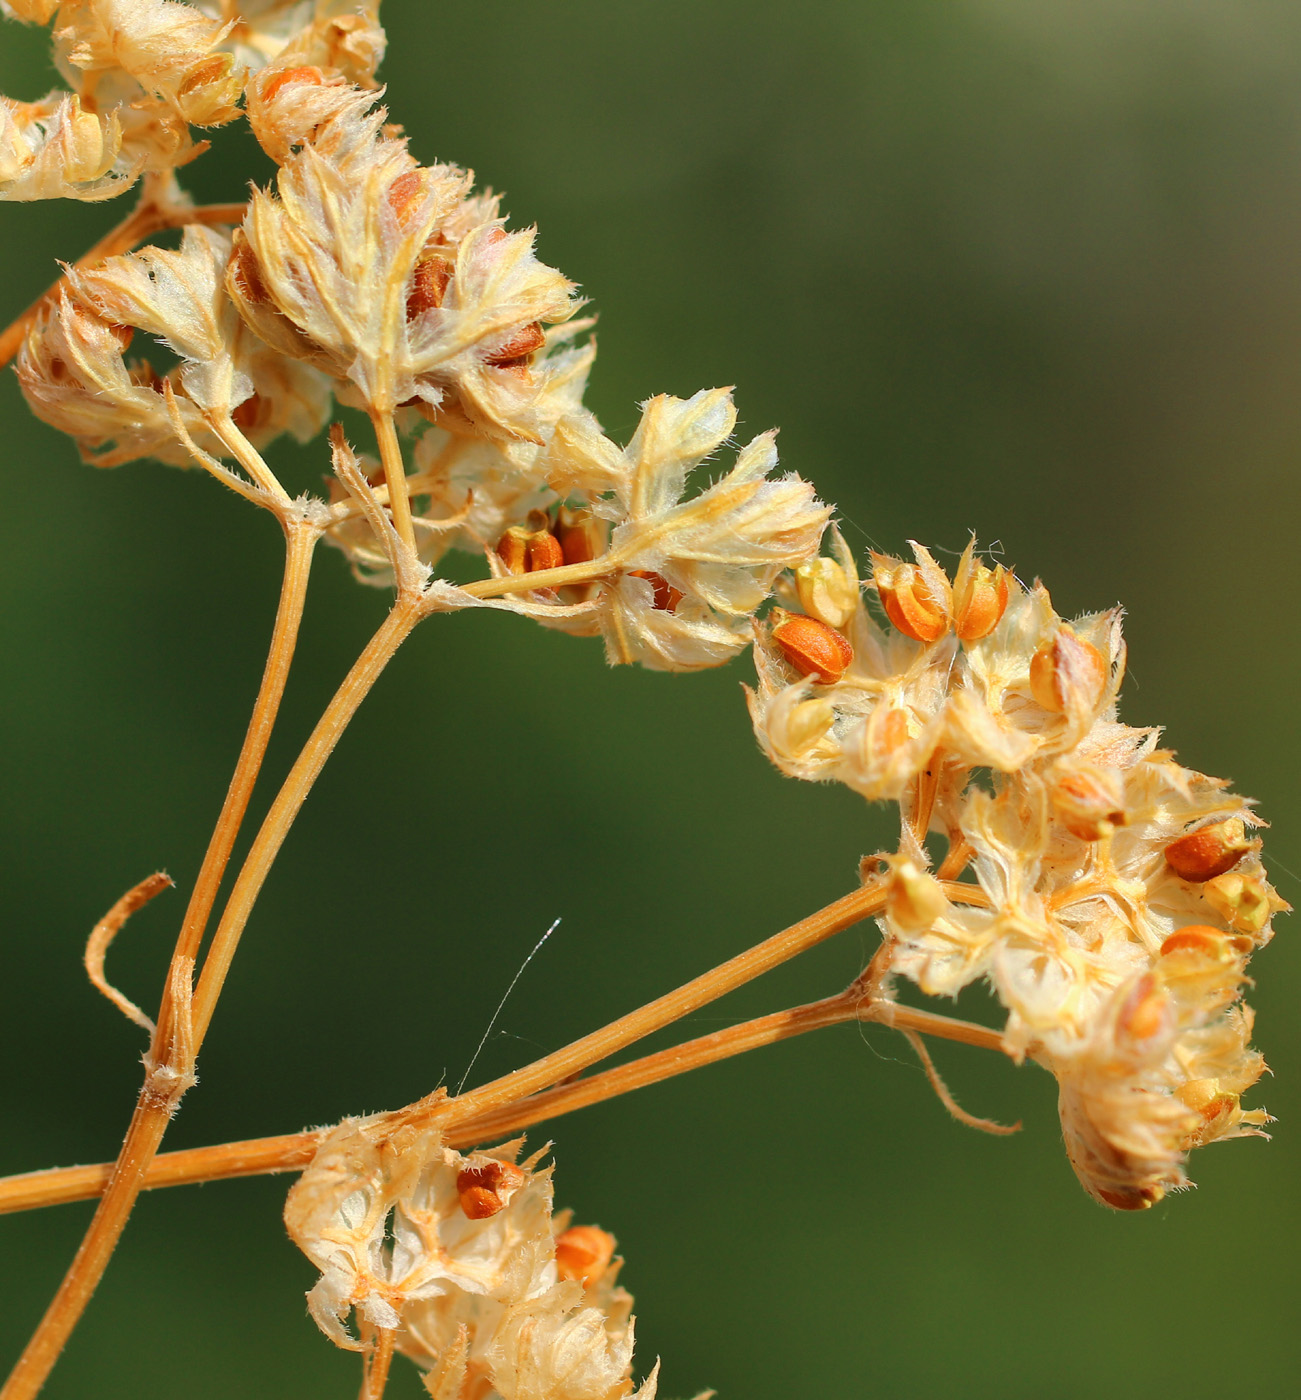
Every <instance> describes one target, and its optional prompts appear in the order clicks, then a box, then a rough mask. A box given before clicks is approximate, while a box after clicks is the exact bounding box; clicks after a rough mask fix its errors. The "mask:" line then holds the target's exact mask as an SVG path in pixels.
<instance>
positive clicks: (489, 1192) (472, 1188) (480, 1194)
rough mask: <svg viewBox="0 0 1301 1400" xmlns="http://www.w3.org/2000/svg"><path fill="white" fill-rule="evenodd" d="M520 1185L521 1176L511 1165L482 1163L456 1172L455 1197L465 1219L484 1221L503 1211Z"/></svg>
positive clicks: (505, 1163) (506, 1163) (522, 1177)
mask: <svg viewBox="0 0 1301 1400" xmlns="http://www.w3.org/2000/svg"><path fill="white" fill-rule="evenodd" d="M523 1181H524V1173H523V1172H522V1171H521V1170H520V1169H519V1168H518V1167H517V1166H515V1164H514V1163H513V1162H498V1161H488V1162H481V1163H478V1164H476V1165H474V1166H470V1167H462V1169H461V1170H460V1171H459V1172H457V1174H456V1195H457V1198H458V1199H459V1201H460V1202H461V1210H462V1211H463V1212H464V1214H465V1216H466V1218H467V1219H469V1220H487V1219H488V1218H489V1217H491V1216H494V1215H496V1214H497V1212H498V1211H500V1210H502V1209H504V1208H505V1205H506V1202H507V1201H509V1200H510V1198H511V1193H512V1192H513V1191H515V1189H516V1188H517V1187H519V1186H520V1185H521V1184H522V1183H523Z"/></svg>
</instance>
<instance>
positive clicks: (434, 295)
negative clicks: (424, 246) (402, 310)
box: [407, 255, 452, 321]
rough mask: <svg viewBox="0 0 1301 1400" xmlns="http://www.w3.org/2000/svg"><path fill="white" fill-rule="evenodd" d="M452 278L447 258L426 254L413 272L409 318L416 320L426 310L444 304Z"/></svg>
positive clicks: (409, 319)
mask: <svg viewBox="0 0 1301 1400" xmlns="http://www.w3.org/2000/svg"><path fill="white" fill-rule="evenodd" d="M451 280H452V268H451V265H450V264H449V263H448V261H447V259H446V258H442V257H438V256H437V255H433V256H425V257H422V258H421V259H420V261H419V262H418V263H417V264H416V267H415V271H414V272H413V273H412V274H411V289H410V291H408V292H407V320H408V321H414V320H415V318H416V317H417V316H421V315H423V314H424V313H425V312H426V311H432V310H433V309H434V307H436V306H442V304H443V297H444V296H445V295H446V294H447V284H448V283H449V282H450V281H451Z"/></svg>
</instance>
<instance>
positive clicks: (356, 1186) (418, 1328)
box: [285, 1114, 658, 1400]
mask: <svg viewBox="0 0 1301 1400" xmlns="http://www.w3.org/2000/svg"><path fill="white" fill-rule="evenodd" d="M521 1146H522V1143H521V1142H512V1143H508V1144H506V1145H505V1146H504V1147H500V1148H497V1149H494V1150H493V1151H491V1152H474V1153H471V1154H469V1155H463V1154H462V1153H460V1152H456V1151H454V1150H452V1149H451V1148H449V1147H447V1146H446V1145H445V1144H444V1142H443V1139H442V1135H441V1133H440V1132H439V1130H438V1128H437V1126H436V1124H435V1123H432V1122H431V1121H430V1119H429V1115H427V1114H426V1115H424V1117H423V1118H421V1117H419V1116H413V1115H407V1114H397V1115H377V1116H376V1117H373V1118H368V1119H360V1120H358V1119H348V1120H346V1121H345V1122H343V1123H341V1124H340V1125H339V1126H338V1127H337V1128H335V1129H334V1130H333V1132H331V1133H330V1134H329V1135H328V1136H327V1137H326V1138H325V1140H324V1142H323V1143H322V1144H321V1147H320V1149H319V1151H318V1152H317V1154H316V1157H315V1159H314V1160H313V1162H312V1164H311V1166H309V1167H308V1168H307V1170H306V1171H305V1172H304V1173H303V1175H302V1177H301V1178H300V1179H299V1180H298V1182H297V1183H295V1185H294V1187H293V1189H292V1190H291V1191H290V1193H289V1200H288V1202H287V1204H286V1207H285V1222H286V1224H287V1225H288V1227H289V1233H290V1235H291V1236H292V1237H293V1239H294V1241H295V1243H296V1244H297V1245H298V1246H299V1248H300V1249H302V1250H303V1252H304V1253H305V1254H306V1255H307V1256H308V1258H309V1259H311V1260H312V1262H313V1263H314V1264H316V1265H317V1267H318V1268H320V1270H321V1279H320V1281H319V1282H318V1283H317V1285H316V1287H315V1288H313V1289H312V1291H311V1293H309V1294H308V1307H309V1308H310V1310H311V1313H312V1316H313V1317H314V1318H315V1319H316V1321H317V1323H318V1324H319V1325H320V1327H321V1330H322V1331H324V1332H325V1333H326V1335H327V1336H329V1337H330V1338H331V1340H332V1341H334V1342H336V1343H337V1344H338V1345H340V1346H343V1347H347V1348H349V1349H353V1350H361V1349H362V1348H363V1346H364V1345H366V1343H367V1341H368V1340H369V1339H371V1338H373V1337H374V1335H375V1333H376V1332H377V1331H379V1330H380V1329H389V1330H391V1331H392V1332H393V1333H394V1343H395V1346H396V1348H397V1350H399V1351H401V1352H403V1353H404V1354H405V1355H407V1356H409V1357H410V1358H411V1359H412V1360H413V1361H414V1362H415V1363H416V1365H417V1366H419V1367H420V1369H421V1371H422V1372H423V1373H424V1382H425V1388H426V1389H427V1390H428V1391H429V1393H430V1395H432V1396H435V1397H438V1400H461V1398H462V1397H465V1396H475V1397H483V1400H490V1397H499V1400H624V1397H633V1396H635V1397H636V1398H637V1400H654V1396H655V1391H656V1373H657V1371H658V1367H656V1368H655V1370H653V1371H652V1372H651V1374H650V1376H649V1377H648V1378H647V1379H646V1381H645V1382H644V1383H643V1384H642V1385H641V1386H640V1387H637V1388H635V1389H634V1385H633V1381H632V1378H631V1371H632V1350H633V1319H632V1316H631V1308H632V1298H631V1297H630V1296H629V1294H628V1293H627V1292H625V1290H624V1289H622V1288H619V1287H618V1286H617V1284H616V1279H617V1277H618V1273H619V1268H620V1265H621V1263H622V1261H621V1260H618V1259H616V1258H615V1257H614V1245H615V1242H614V1238H613V1236H611V1235H609V1234H607V1233H606V1232H605V1231H603V1230H598V1229H596V1228H595V1227H593V1226H576V1227H571V1226H570V1224H569V1215H568V1213H567V1212H565V1213H562V1214H560V1215H553V1214H552V1204H551V1203H552V1188H551V1168H550V1167H540V1166H539V1158H538V1157H537V1156H534V1157H529V1158H527V1159H525V1160H524V1161H522V1162H521V1161H519V1160H518V1157H519V1151H520V1148H521ZM350 1315H353V1316H355V1318H356V1321H357V1328H358V1332H357V1333H354V1332H351V1331H349V1330H348V1326H347V1323H348V1319H349V1316H350Z"/></svg>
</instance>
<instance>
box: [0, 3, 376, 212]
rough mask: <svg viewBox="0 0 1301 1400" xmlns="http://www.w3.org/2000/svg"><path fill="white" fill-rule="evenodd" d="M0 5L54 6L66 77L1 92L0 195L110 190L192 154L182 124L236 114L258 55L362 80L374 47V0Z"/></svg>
mask: <svg viewBox="0 0 1301 1400" xmlns="http://www.w3.org/2000/svg"><path fill="white" fill-rule="evenodd" d="M0 10H2V11H3V12H4V13H5V14H8V15H9V16H11V17H12V18H14V19H19V20H24V21H26V22H28V23H33V24H47V23H49V22H50V20H51V19H53V20H54V36H53V37H54V60H55V63H56V65H57V66H58V69H59V72H60V73H61V74H62V76H63V78H64V80H65V81H66V82H67V84H68V88H69V91H66V92H57V91H56V92H53V93H51V94H50V95H49V96H48V97H46V98H44V99H43V100H41V101H40V102H33V103H22V102H12V101H10V100H9V99H8V98H4V99H0V200H4V199H9V200H34V199H81V200H98V199H109V198H112V197H113V196H114V195H117V194H120V193H122V192H123V191H124V190H127V189H129V188H130V187H131V186H132V185H133V184H135V182H136V181H137V180H138V179H139V177H140V176H141V175H142V174H144V173H146V172H154V173H158V174H162V173H165V172H168V171H171V170H173V169H175V168H176V167H177V166H180V165H184V164H185V163H186V162H188V161H190V160H192V159H193V158H194V157H195V156H196V155H198V154H199V153H200V152H201V151H202V150H203V149H204V143H203V142H199V143H196V142H195V141H194V138H193V136H192V134H191V130H190V128H191V127H199V128H211V127H218V126H224V125H226V124H227V123H228V122H231V121H233V120H234V119H235V118H236V117H238V116H239V115H240V107H239V103H240V101H241V99H242V97H243V95H244V90H245V87H246V85H247V84H248V82H249V81H250V78H251V77H252V76H253V75H255V74H257V73H258V72H259V71H260V70H261V69H262V68H264V67H265V66H266V65H268V64H271V63H279V64H281V65H282V66H286V67H288V66H292V65H295V64H316V65H321V66H323V67H328V68H330V69H332V70H335V71H337V72H338V73H339V74H340V75H341V76H342V77H343V78H345V79H346V80H347V81H348V82H351V83H360V84H364V85H373V83H374V76H375V69H376V67H377V65H378V63H379V61H380V59H381V58H382V57H383V53H384V32H383V30H382V29H381V28H380V26H379V4H378V0H374V3H369V4H363V3H358V0H306V3H304V0H245V3H242V4H240V5H239V6H238V7H234V6H232V5H230V4H229V3H226V2H225V0H194V3H191V4H182V3H180V0H63V3H57V0H8V2H7V3H0ZM236 10H237V12H236Z"/></svg>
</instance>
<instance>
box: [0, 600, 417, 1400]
mask: <svg viewBox="0 0 1301 1400" xmlns="http://www.w3.org/2000/svg"><path fill="white" fill-rule="evenodd" d="M421 616H422V607H421V600H420V598H419V597H418V596H414V595H405V594H404V595H403V596H402V597H400V598H399V599H398V601H397V603H396V604H395V605H394V607H393V609H392V611H391V612H390V613H389V615H388V617H387V618H386V619H385V620H384V622H383V624H382V625H381V626H380V628H379V630H378V631H377V632H376V634H375V636H374V637H372V638H371V641H370V643H369V644H368V645H367V647H366V649H365V651H363V652H362V654H361V656H360V657H359V658H358V660H357V662H356V664H355V665H354V666H353V668H352V670H351V671H349V673H348V675H347V676H346V677H345V679H344V682H343V684H342V685H341V686H340V687H339V690H338V691H337V692H336V693H335V695H334V698H333V699H332V700H331V701H330V704H329V705H328V706H327V707H326V710H325V713H324V714H323V715H322V716H321V719H320V721H319V722H318V724H317V726H316V728H315V729H314V730H313V731H312V734H311V737H310V738H309V739H308V741H307V744H306V745H305V746H304V748H303V751H302V753H300V754H299V756H298V759H297V761H296V762H295V764H294V766H293V768H292V769H290V772H289V776H288V777H287V778H286V779H285V782H284V785H283V786H282V787H281V789H280V792H279V794H278V795H277V797H276V799H275V801H274V802H273V803H272V805H271V810H270V811H269V812H268V813H267V816H266V819H265V820H264V821H263V823H262V826H261V829H260V830H259V831H258V834H257V837H256V838H255V839H254V842H253V845H252V847H251V848H250V850H249V854H248V856H247V858H246V859H245V862H244V865H243V868H242V869H241V871H240V873H239V876H238V878H237V879H236V881H235V885H234V888H233V889H232V890H231V895H230V900H229V902H228V903H227V906H226V909H225V911H224V912H223V914H222V918H221V921H220V923H219V924H218V926H217V930H216V932H215V933H214V935H213V939H212V944H211V946H210V948H209V950H208V955H207V957H206V958H205V960H204V965H203V973H202V976H201V977H200V979H199V985H198V988H197V989H196V991H195V993H194V998H193V1005H192V1006H191V1004H190V1001H189V996H188V986H189V980H188V974H187V977H186V980H185V982H184V986H185V988H186V998H185V1005H184V1006H183V1007H179V1006H178V1004H177V996H176V994H175V991H174V990H173V991H172V994H171V995H170V996H165V997H164V1000H163V1006H162V1009H161V1011H160V1013H159V1018H158V1019H159V1030H158V1034H157V1035H156V1036H155V1040H154V1044H155V1046H157V1047H161V1048H162V1049H163V1054H162V1055H159V1054H158V1053H157V1052H155V1053H154V1054H153V1055H151V1057H150V1059H151V1069H150V1073H149V1075H148V1076H147V1077H146V1080H145V1087H144V1088H143V1089H142V1090H141V1093H140V1098H139V1100H138V1101H137V1104H136V1109H135V1113H134V1114H133V1115H132V1119H131V1124H130V1126H129V1127H128V1129H127V1134H126V1139H125V1141H124V1142H123V1144H122V1150H121V1152H120V1154H119V1156H118V1160H117V1163H116V1165H115V1167H114V1169H113V1173H112V1176H111V1177H110V1178H109V1182H108V1185H107V1187H106V1188H105V1191H104V1196H103V1199H102V1200H101V1201H100V1204H99V1209H98V1210H97V1211H96V1212H95V1217H94V1219H93V1220H92V1221H91V1224H90V1229H89V1230H88V1232H87V1234H86V1237H85V1239H84V1240H83V1241H82V1244H81V1248H80V1249H79V1250H78V1251H77V1255H76V1258H75V1259H74V1260H73V1262H72V1266H71V1267H70V1268H69V1270H68V1272H67V1274H66V1275H65V1277H64V1280H63V1283H62V1284H61V1285H60V1287H59V1291H58V1292H57V1293H56V1294H55V1296H54V1300H53V1301H52V1302H51V1304H50V1306H49V1308H48V1309H47V1310H46V1313H45V1316H44V1317H43V1318H42V1319H41V1322H40V1324H39V1326H38V1327H37V1329H36V1331H35V1333H34V1334H33V1335H32V1338H31V1340H30V1341H29V1342H28V1344H27V1346H26V1348H25V1349H24V1351H23V1354H22V1356H20V1357H19V1359H18V1364H17V1365H16V1366H15V1367H14V1370H13V1372H12V1373H11V1374H10V1377H9V1379H8V1381H7V1382H6V1383H5V1386H4V1388H3V1390H0V1400H33V1397H34V1396H35V1395H36V1394H37V1393H38V1392H39V1390H40V1388H41V1386H42V1385H44V1383H45V1379H46V1377H47V1376H48V1375H49V1373H50V1370H51V1368H52V1367H53V1365H54V1363H55V1361H56V1360H57V1359H58V1356H59V1353H60V1352H61V1351H62V1350H63V1347H64V1344H65V1343H66V1342H67V1339H68V1337H69V1336H70V1335H71V1333H72V1329H73V1328H74V1327H75V1326H76V1324H77V1321H78V1320H79V1319H80V1317H81V1314H82V1312H83V1311H84V1310H85V1307H86V1304H87V1303H88V1302H89V1300H90V1296H91V1294H92V1293H93V1292H94V1291H95V1288H96V1286H97V1285H98V1283H99V1280H100V1278H101V1277H102V1276H103V1273H104V1269H105V1268H106V1267H107V1265H108V1261H109V1258H110V1256H111V1255H112V1253H113V1250H114V1248H115V1247H116V1245H117V1242H118V1240H119V1239H120V1238H121V1235H122V1231H123V1230H124V1229H125V1228H126V1222H127V1219H128V1218H129V1216H130V1214H131V1209H132V1207H133V1206H134V1205H135V1201H136V1197H137V1196H138V1195H139V1194H140V1190H141V1187H142V1185H143V1182H144V1177H145V1173H146V1171H147V1170H148V1168H149V1164H150V1162H151V1161H152V1160H153V1158H154V1156H155V1155H156V1153H157V1151H158V1145H159V1143H160V1142H161V1141H162V1137H163V1134H164V1132H165V1131H166V1129H167V1124H168V1121H169V1120H170V1118H171V1115H172V1114H173V1113H174V1112H175V1111H176V1107H177V1105H178V1103H179V1101H180V1095H181V1094H182V1093H183V1092H184V1089H185V1087H188V1083H190V1082H193V1078H192V1071H193V1065H194V1059H195V1057H196V1056H197V1054H198V1052H199V1048H200V1046H201V1045H202V1043H203V1038H204V1036H205V1034H206V1033H207V1029H208V1025H209V1023H210V1022H211V1020H212V1014H213V1011H214V1009H215V1007H216V1003H217V998H218V997H219V996H220V994H221V988H222V986H223V984H224V982H225V979H226V974H227V972H228V971H229V969H230V963H231V959H232V958H233V957H234V954H235V949H236V947H237V946H238V944H239V938H240V934H241V933H242V932H243V930H244V925H245V924H246V923H247V921H248V917H249V915H250V913H251V912H252V909H253V905H254V903H255V901H256V899H257V896H258V894H259V892H260V891H261V888H262V885H263V883H264V882H265V880H266V877H267V874H268V873H269V871H270V868H271V863H272V861H273V860H274V859H275V857H276V855H277V853H278V852H279V850H280V847H281V845H282V844H283V843H284V839H285V837H286V835H287V834H288V831H289V827H290V825H291V824H292V823H293V820H294V817H295V816H297V814H298V810H299V808H300V807H301V806H302V804H303V802H304V801H305V800H306V797H307V794H308V792H309V791H310V790H311V787H312V784H313V783H314V782H315V780H316V777H317V775H318V774H319V773H320V771H321V769H322V767H323V766H324V764H325V761H326V759H327V758H328V757H329V755H330V753H331V751H332V750H333V749H334V746H335V745H336V744H337V743H338V741H339V737H340V735H341V734H342V733H343V730H344V728H345V727H346V726H347V724H348V721H349V720H350V719H351V718H352V716H353V715H354V714H355V713H356V710H357V707H358V705H360V704H361V701H362V700H363V698H364V697H365V695H366V694H367V692H368V691H369V690H370V688H371V687H372V686H373V685H374V683H375V681H376V680H377V679H378V678H379V675H380V673H381V672H382V671H383V669H384V667H385V665H386V664H387V663H388V661H389V659H390V658H391V657H392V655H393V653H394V652H395V651H396V650H397V648H398V647H399V646H400V645H401V643H402V641H403V640H404V639H405V638H406V636H407V635H408V634H409V633H410V631H411V629H412V628H413V627H414V626H415V624H416V622H418V621H419V619H420V617H421ZM192 966H193V964H192V962H189V961H188V960H186V959H183V958H180V957H174V958H173V962H172V969H171V973H170V975H169V982H168V986H169V989H175V988H177V987H178V986H179V985H181V983H180V982H179V981H178V978H177V975H176V974H177V972H178V971H179V970H181V969H182V968H186V969H188V968H192ZM165 1026H166V1027H167V1028H168V1029H167V1031H166V1032H165V1031H164V1027H165ZM160 1075H166V1076H167V1077H166V1078H160Z"/></svg>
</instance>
